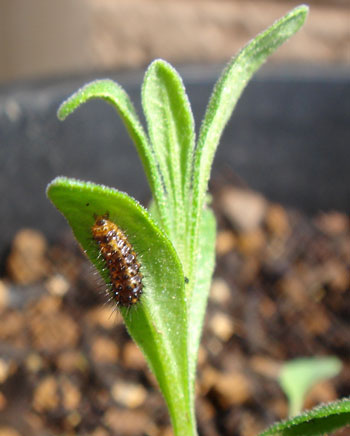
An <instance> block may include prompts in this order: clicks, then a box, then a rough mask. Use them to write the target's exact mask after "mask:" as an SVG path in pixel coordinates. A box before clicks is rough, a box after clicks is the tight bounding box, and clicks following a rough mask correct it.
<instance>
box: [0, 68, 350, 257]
mask: <svg viewBox="0 0 350 436" xmlns="http://www.w3.org/2000/svg"><path fill="white" fill-rule="evenodd" d="M270 68H271V67H270ZM179 71H180V73H181V75H182V76H183V79H184V82H185V85H186V88H187V92H188V94H189V97H190V101H191V103H192V107H193V111H194V115H195V119H196V122H197V129H198V125H199V123H200V120H201V118H202V117H203V114H204V111H205V107H206V104H207V101H208V98H209V95H210V93H211V89H212V86H213V83H214V81H215V80H216V78H217V76H218V74H219V72H220V69H219V68H202V67H186V68H180V69H179ZM97 76H99V77H101V74H99V75H97ZM94 77H95V76H94ZM94 77H93V78H94ZM108 77H111V78H113V79H115V80H117V81H118V82H119V83H120V84H121V85H122V86H124V87H125V89H126V90H127V92H128V93H129V94H130V96H131V98H132V100H133V101H134V102H135V104H136V107H137V109H138V111H139V113H140V114H141V108H140V86H141V82H142V73H138V72H132V73H130V72H122V73H118V74H108ZM349 77H350V75H349V74H348V71H341V70H339V69H338V70H331V69H329V70H325V69H316V68H315V69H310V68H308V69H307V68H305V67H299V68H298V69H294V70H291V69H290V67H283V68H281V67H279V69H278V70H276V68H275V70H274V71H272V70H271V69H265V70H263V71H262V72H261V73H260V74H259V75H258V76H257V77H256V78H255V79H254V80H253V81H252V82H251V83H250V84H249V86H248V88H247V89H246V90H245V92H244V94H243V96H242V98H241V100H240V101H239V104H238V106H237V108H236V110H235V112H234V115H233V117H232V119H231V120H230V122H229V123H228V126H227V128H226V130H225V132H224V135H223V138H222V141H221V144H220V147H219V151H218V154H217V157H216V159H215V164H214V173H213V175H214V177H215V175H217V174H220V173H222V171H223V170H225V169H227V168H229V169H230V170H232V171H234V172H235V173H236V174H237V175H238V176H239V177H241V178H242V179H244V180H245V181H246V182H247V184H248V185H250V186H251V187H252V188H254V189H256V190H259V191H261V192H263V193H264V194H265V195H266V196H267V197H268V198H269V199H271V200H274V201H278V202H281V203H283V204H286V205H291V206H294V207H298V208H301V209H303V210H304V211H306V212H308V213H313V212H316V211H318V210H329V209H339V210H342V211H346V212H350V172H349V169H350V120H349V115H350V79H349ZM91 79H92V77H91V76H89V77H88V76H84V77H75V78H65V79H59V80H49V81H37V82H28V83H15V84H10V85H7V86H4V85H3V86H2V87H0V168H1V170H0V198H1V215H0V224H1V228H2V232H1V234H0V238H1V240H0V248H1V249H5V248H6V246H8V244H9V242H10V240H11V238H12V237H13V235H14V233H15V232H16V231H17V230H18V229H20V228H22V227H34V228H38V229H41V230H42V231H44V232H45V233H46V235H47V236H48V237H49V238H51V239H54V238H57V235H59V233H60V231H61V230H62V229H64V228H67V227H66V225H65V223H64V219H63V218H62V217H61V216H60V214H58V213H57V212H56V211H55V210H54V208H53V206H52V205H51V204H50V203H49V201H48V200H47V199H46V197H45V188H46V185H47V183H48V182H50V181H51V180H52V179H53V178H54V177H55V176H57V175H66V176H69V177H75V178H79V179H83V180H90V181H93V182H96V183H102V184H105V185H109V186H114V187H116V188H117V189H120V190H122V191H126V192H128V193H129V194H131V195H133V196H134V197H136V198H137V199H139V200H140V201H141V202H147V200H148V198H149V195H150V194H149V190H148V187H147V184H146V180H145V176H144V174H143V170H142V167H141V164H140V162H139V160H138V157H137V154H136V151H135V149H134V148H133V146H132V142H131V140H130V139H129V137H128V135H127V133H126V130H125V128H124V126H123V125H122V122H121V121H120V119H119V117H118V116H117V115H116V114H115V112H114V109H113V108H112V107H111V106H109V105H107V104H106V103H104V102H102V101H97V100H96V101H92V102H90V103H89V104H86V105H84V106H83V107H82V108H80V109H79V110H78V111H77V112H76V113H74V114H73V115H72V116H71V117H69V118H68V119H67V120H66V121H65V122H63V123H61V122H60V121H58V120H57V118H56V110H57V108H58V106H59V104H60V103H61V102H62V101H63V100H64V99H65V98H67V97H68V96H69V95H70V94H71V93H72V92H73V91H75V90H76V89H77V88H78V87H80V86H81V85H83V84H84V83H86V82H87V81H89V80H91Z"/></svg>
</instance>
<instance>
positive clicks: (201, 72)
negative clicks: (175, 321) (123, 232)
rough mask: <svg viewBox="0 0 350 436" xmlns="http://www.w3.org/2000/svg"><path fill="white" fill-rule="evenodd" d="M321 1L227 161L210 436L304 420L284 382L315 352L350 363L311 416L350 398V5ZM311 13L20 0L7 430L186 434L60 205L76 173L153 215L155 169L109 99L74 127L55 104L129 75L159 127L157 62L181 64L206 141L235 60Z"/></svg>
mask: <svg viewBox="0 0 350 436" xmlns="http://www.w3.org/2000/svg"><path fill="white" fill-rule="evenodd" d="M308 4H309V5H310V13H309V17H308V20H307V22H306V24H305V25H304V27H303V28H302V29H301V30H300V31H299V32H298V34H297V35H295V36H294V37H293V38H292V39H291V40H290V41H289V42H288V43H287V44H285V45H284V46H283V47H281V48H280V49H279V50H278V51H277V53H275V54H274V55H273V56H272V57H271V58H270V59H269V60H268V62H267V64H266V65H265V66H264V67H263V68H262V70H261V71H260V72H259V73H258V74H257V75H256V77H255V78H254V79H253V81H252V82H251V83H250V84H249V86H248V87H247V89H246V90H245V92H244V94H243V96H242V98H241V100H240V102H239V104H238V106H237V108H236V110H235V113H234V115H233V117H232V120H230V122H229V123H228V126H227V128H226V130H225V132H224V135H223V138H222V141H221V144H220V147H219V150H218V154H217V157H216V159H215V163H214V167H213V178H212V181H211V184H210V190H211V193H212V194H213V207H214V211H215V213H216V216H217V218H218V237H217V267H216V271H215V277H214V281H213V286H212V290H211V297H210V301H209V307H208V315H207V318H206V323H205V328H204V335H203V343H202V346H201V349H200V355H199V370H198V386H197V393H198V401H197V412H198V425H199V434H200V435H201V436H224V435H230V436H254V435H256V434H257V433H258V432H259V431H262V430H263V429H264V428H266V426H268V425H270V424H272V423H273V422H274V421H276V420H280V419H283V418H285V417H286V415H287V411H288V403H287V399H286V397H285V395H284V394H283V392H282V390H281V388H280V386H279V383H278V375H279V373H280V370H281V368H282V366H283V364H284V363H285V362H287V361H289V360H291V359H294V358H297V357H303V356H336V357H337V358H338V359H339V360H340V362H341V364H342V370H341V372H340V373H339V374H338V376H337V377H335V378H333V379H331V380H324V381H322V382H320V383H318V384H316V385H315V386H314V387H313V388H312V389H311V391H310V392H309V393H308V395H307V397H306V400H305V404H304V406H305V407H313V406H315V405H316V404H319V403H320V402H324V401H332V400H335V399H336V398H340V397H343V396H349V395H350V357H349V356H350V325H349V317H350V221H349V213H350V171H349V168H350V151H349V144H350V122H349V115H350V74H349V73H350V2H349V0H328V1H327V0H312V1H310V2H308ZM297 5H298V2H296V1H283V0H278V1H277V0H276V1H272V0H270V1H266V0H255V1H243V0H242V1H238V0H186V1H184V0H177V1H172V0H74V1H72V0H59V1H58V0H56V1H55V0H30V1H27V0H1V2H0V198H1V208H0V226H1V228H2V230H3V231H2V232H0V436H34V435H35V436H51V435H53V436H56V435H57V436H78V435H79V436H119V435H120V436H133V435H135V436H138V435H148V436H171V434H172V432H171V428H170V423H169V419H168V416H167V412H166V409H165V406H164V403H163V400H162V398H161V396H160V394H159V392H158V388H157V385H156V383H155V380H154V377H153V376H152V374H150V372H149V370H148V369H147V365H146V363H145V361H144V359H143V357H142V355H141V354H140V352H139V350H138V349H137V348H136V346H135V345H134V344H133V343H132V341H131V340H130V338H129V337H128V335H127V333H126V331H125V329H124V326H123V324H122V320H121V317H120V316H119V315H116V316H114V315H112V316H111V308H110V307H106V306H105V305H104V302H105V296H104V294H103V290H104V286H103V284H101V282H100V281H99V280H98V278H97V277H96V273H95V272H94V270H93V268H92V267H91V265H89V263H88V262H87V260H86V259H85V257H84V256H83V254H82V253H81V251H80V248H79V247H78V246H77V244H76V242H75V241H74V240H73V237H72V235H71V233H70V230H69V229H68V225H67V224H66V222H65V220H64V219H63V218H62V217H61V216H60V215H59V213H58V212H57V211H56V210H55V209H54V207H53V206H52V205H51V204H50V203H49V201H48V200H47V199H46V197H45V188H46V185H47V184H48V183H49V182H50V181H51V180H52V179H53V178H54V177H55V176H57V175H66V176H70V177H75V178H80V179H84V180H90V181H93V182H96V183H103V184H105V185H109V186H114V187H116V188H118V189H120V190H123V191H126V192H128V193H129V194H131V195H133V196H134V197H136V198H137V199H138V200H140V201H141V202H142V203H143V204H145V205H147V203H148V201H149V198H150V193H149V190H148V188H147V185H146V182H145V178H144V176H143V174H142V167H141V165H140V163H139V160H138V157H137V155H136V152H135V150H134V149H133V147H131V140H130V139H129V138H128V136H127V134H126V132H125V128H124V126H123V125H122V123H121V122H120V120H119V118H118V116H116V114H115V112H114V110H113V108H112V107H110V106H109V105H107V104H105V103H104V102H101V101H92V102H89V103H88V104H87V105H85V106H83V107H82V108H81V109H79V110H78V111H77V112H76V113H75V114H73V115H72V116H71V117H69V119H67V120H66V121H65V122H64V123H61V122H59V121H58V120H57V118H56V111H57V108H58V105H59V104H60V103H61V102H62V101H63V100H64V99H65V98H67V97H68V96H69V95H70V94H71V93H72V92H74V91H75V90H76V89H77V88H78V87H80V86H82V85H83V84H84V83H86V82H87V81H89V80H92V79H94V78H102V77H110V78H113V79H115V80H117V81H118V82H119V83H120V84H121V85H122V86H123V87H124V88H125V89H126V90H127V92H128V93H129V94H130V96H131V98H132V100H133V101H134V102H135V105H136V108H137V110H138V112H139V114H142V110H141V104H140V86H141V83H142V77H143V74H144V69H145V67H146V66H147V65H148V64H149V63H150V62H151V61H152V60H153V59H155V58H164V59H166V60H167V61H169V62H171V63H172V64H174V65H175V66H176V67H177V69H178V70H179V72H180V73H181V75H182V77H183V80H184V83H185V85H186V89H187V92H188V95H189V98H190V101H191V103H192V107H193V112H194V116H195V119H196V123H197V130H198V126H199V125H200V120H201V118H202V116H203V114H204V111H205V106H206V104H207V101H208V98H209V96H210V93H211V90H212V87H213V84H214V83H215V81H216V79H217V77H218V75H219V74H220V71H221V69H222V66H223V65H224V64H225V63H226V62H227V61H228V60H229V59H230V58H231V56H232V55H233V54H235V53H236V52H237V51H238V50H239V49H240V48H241V47H242V46H243V45H245V44H246V43H247V41H249V40H250V39H251V38H253V37H254V36H255V35H256V34H257V33H259V32H260V31H262V30H264V29H265V28H266V27H268V26H269V25H270V24H272V22H273V21H274V20H276V19H277V18H279V17H281V16H282V15H284V14H285V13H286V12H287V11H289V10H290V9H292V8H293V7H294V6H297ZM141 118H142V115H141ZM130 174H132V175H133V176H132V177H130ZM337 434H339V435H340V434H343V435H346V433H345V432H344V433H340V432H339V433H337Z"/></svg>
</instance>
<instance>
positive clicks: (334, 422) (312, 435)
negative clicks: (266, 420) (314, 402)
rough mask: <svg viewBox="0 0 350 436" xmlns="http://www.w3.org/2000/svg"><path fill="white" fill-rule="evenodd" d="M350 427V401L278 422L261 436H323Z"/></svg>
mask: <svg viewBox="0 0 350 436" xmlns="http://www.w3.org/2000/svg"><path fill="white" fill-rule="evenodd" d="M347 425H350V400H349V399H347V398H345V399H343V400H340V401H335V402H333V403H328V404H324V405H321V406H318V407H315V408H314V409H312V410H310V411H308V412H304V413H302V414H300V415H298V416H295V417H294V418H291V419H288V420H286V421H282V422H278V423H276V424H274V425H273V426H272V427H270V428H269V429H267V430H265V431H264V432H262V433H261V434H260V436H321V435H330V434H331V432H333V431H335V430H337V429H339V428H342V427H345V426H347Z"/></svg>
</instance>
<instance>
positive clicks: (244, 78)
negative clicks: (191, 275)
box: [191, 5, 308, 251]
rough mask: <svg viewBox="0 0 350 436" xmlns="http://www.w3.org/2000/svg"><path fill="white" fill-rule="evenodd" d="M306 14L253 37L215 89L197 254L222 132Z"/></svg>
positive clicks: (197, 195) (197, 164) (204, 152)
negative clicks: (263, 67)
mask: <svg viewBox="0 0 350 436" xmlns="http://www.w3.org/2000/svg"><path fill="white" fill-rule="evenodd" d="M307 12H308V7H307V6H303V5H302V6H299V7H297V8H295V9H293V10H292V11H291V12H289V13H288V14H287V15H285V16H284V17H283V18H281V19H280V20H278V21H276V22H275V23H274V24H273V25H272V26H271V27H269V28H268V29H267V30H265V31H264V32H262V33H261V34H260V35H258V36H257V37H256V38H254V39H253V40H252V41H251V42H250V43H248V44H247V45H246V46H245V47H244V48H243V49H242V50H241V51H240V52H239V53H238V55H237V56H236V57H234V58H233V59H232V60H231V62H230V63H229V64H228V66H227V67H226V68H225V70H224V71H223V73H222V75H221V77H220V78H219V80H218V82H217V83H216V85H215V87H214V90H213V93H212V96H211V98H210V101H209V104H208V107H207V111H206V114H205V117H204V120H203V123H202V125H201V129H200V133H199V139H198V145H197V148H196V151H195V161H194V174H193V209H192V212H191V213H192V225H193V226H194V232H193V233H192V240H191V246H194V251H195V250H196V248H195V245H196V240H197V235H198V231H199V221H200V216H201V210H202V208H203V205H204V201H205V194H206V191H207V186H208V180H209V176H210V170H211V166H212V163H213V159H214V155H215V152H216V148H217V146H218V143H219V140H220V137H221V134H222V132H223V129H224V127H225V125H226V123H227V121H228V119H229V118H230V116H231V113H232V111H233V109H234V107H235V105H236V103H237V101H238V99H239V97H240V95H241V93H242V91H243V89H244V88H245V86H246V85H247V83H248V81H249V80H250V78H251V76H252V75H253V74H254V72H255V71H256V70H257V69H258V68H259V67H260V66H261V64H262V63H263V62H264V61H265V60H266V58H267V57H268V56H269V55H270V54H272V53H273V52H274V51H275V50H276V49H277V48H278V47H279V46H280V45H281V44H283V43H284V42H285V41H286V40H287V39H289V38H290V37H291V36H292V35H293V34H294V33H295V32H297V30H299V29H300V27H301V26H302V25H303V23H304V21H305V19H306V15H307Z"/></svg>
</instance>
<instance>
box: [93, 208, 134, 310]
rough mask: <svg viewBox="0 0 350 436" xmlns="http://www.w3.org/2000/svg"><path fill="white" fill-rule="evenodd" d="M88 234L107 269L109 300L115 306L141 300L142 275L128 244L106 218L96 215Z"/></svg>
mask: <svg viewBox="0 0 350 436" xmlns="http://www.w3.org/2000/svg"><path fill="white" fill-rule="evenodd" d="M91 232H92V237H93V239H94V240H95V241H96V243H97V245H98V248H99V251H100V253H101V256H102V257H103V259H104V261H105V262H106V266H107V268H108V270H109V275H110V288H109V291H108V293H109V294H110V296H111V300H112V301H114V302H115V303H116V304H117V306H123V307H130V306H133V305H134V304H136V303H137V302H138V301H139V300H140V298H141V295H142V292H143V291H142V289H143V284H142V277H143V276H142V274H141V273H140V266H141V265H140V263H139V262H138V260H137V256H136V253H135V251H134V250H133V248H132V245H131V244H130V242H129V241H128V238H127V237H126V235H125V234H124V233H123V232H122V231H121V230H120V228H119V227H118V226H117V225H116V224H114V223H113V222H112V221H110V220H109V217H108V215H102V216H96V217H95V224H94V225H93V226H92V228H91Z"/></svg>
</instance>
